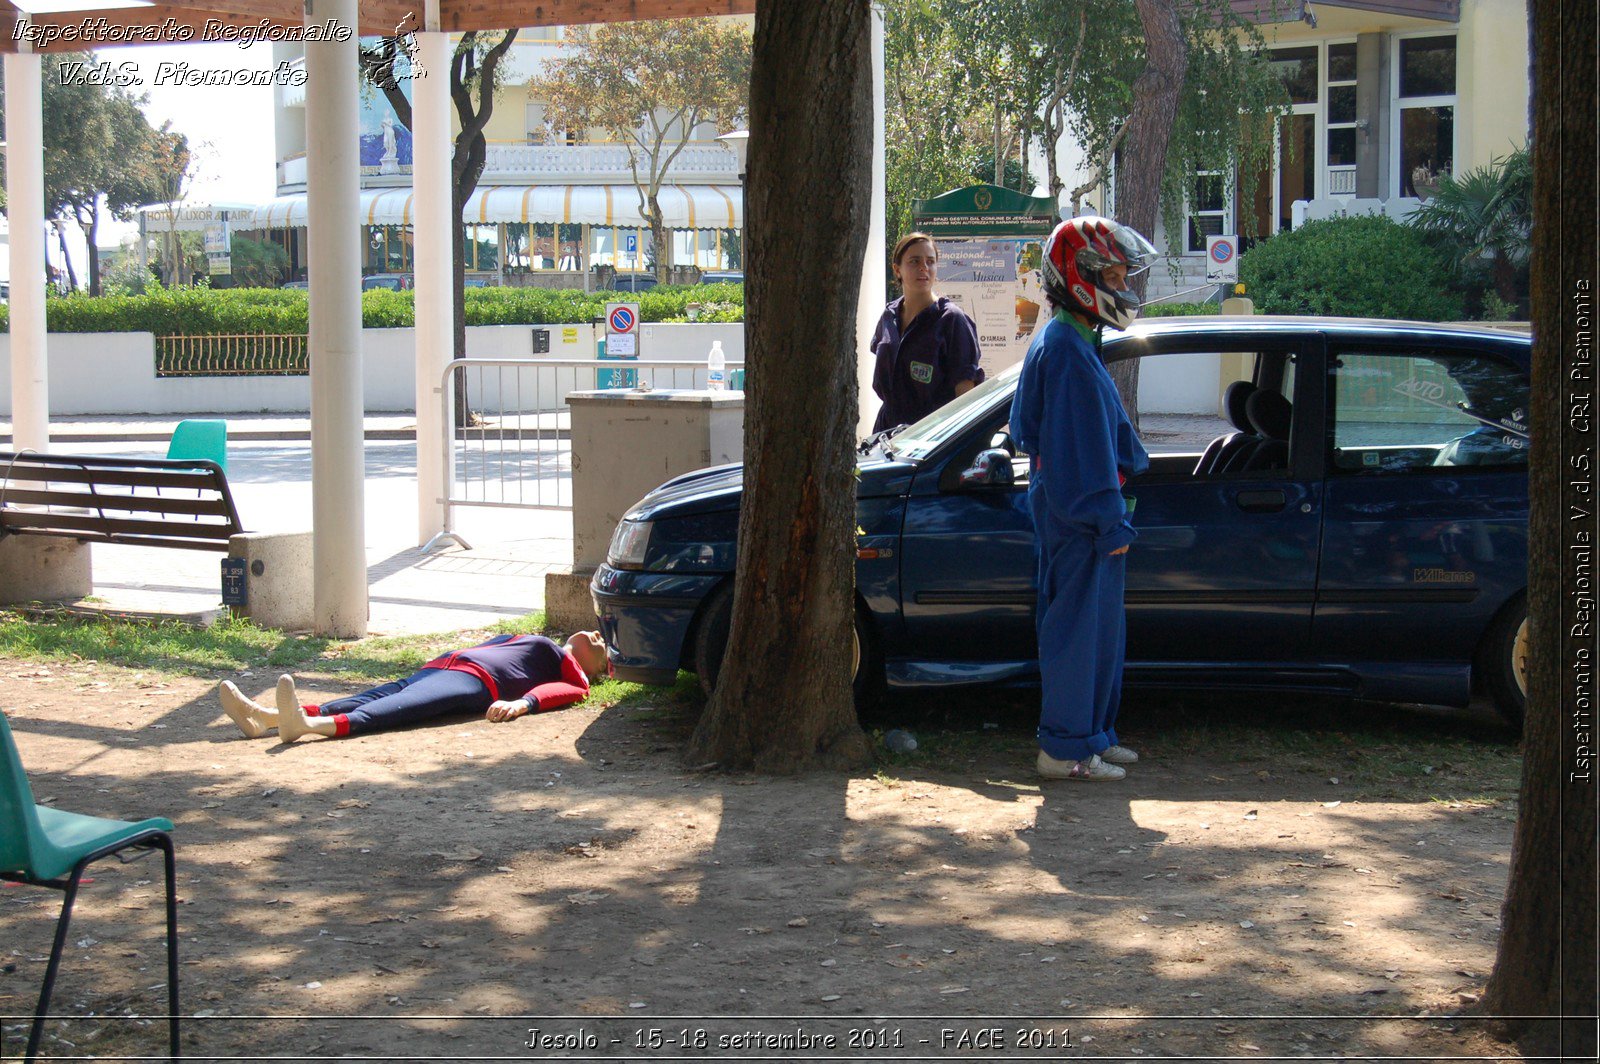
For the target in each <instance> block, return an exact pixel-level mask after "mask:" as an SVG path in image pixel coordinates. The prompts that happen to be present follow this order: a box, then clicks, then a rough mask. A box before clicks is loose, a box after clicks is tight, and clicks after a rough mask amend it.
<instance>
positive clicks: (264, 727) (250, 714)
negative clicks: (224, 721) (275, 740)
mask: <svg viewBox="0 0 1600 1064" xmlns="http://www.w3.org/2000/svg"><path fill="white" fill-rule="evenodd" d="M217 700H218V701H220V702H221V703H222V712H224V713H226V714H227V715H228V719H229V720H231V721H233V723H234V724H236V725H238V726H239V730H240V731H242V732H244V737H245V738H246V739H259V738H261V737H262V736H263V735H266V734H267V733H268V732H269V731H271V730H272V729H273V728H276V727H277V726H278V723H277V720H276V717H277V714H275V713H273V712H272V711H271V710H269V709H268V708H267V707H266V706H263V705H262V704H261V703H259V702H255V701H252V700H251V699H248V698H246V697H245V696H244V694H243V692H241V691H240V690H239V688H238V687H236V686H234V684H233V683H232V682H231V681H229V680H223V681H222V683H221V685H220V686H219V687H218V688H217Z"/></svg>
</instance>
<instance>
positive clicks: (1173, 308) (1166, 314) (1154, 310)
mask: <svg viewBox="0 0 1600 1064" xmlns="http://www.w3.org/2000/svg"><path fill="white" fill-rule="evenodd" d="M1221 313H1222V308H1221V307H1219V306H1217V304H1215V303H1152V304H1150V305H1149V306H1148V307H1141V308H1140V309H1139V317H1141V318H1188V317H1193V316H1194V315H1196V314H1221Z"/></svg>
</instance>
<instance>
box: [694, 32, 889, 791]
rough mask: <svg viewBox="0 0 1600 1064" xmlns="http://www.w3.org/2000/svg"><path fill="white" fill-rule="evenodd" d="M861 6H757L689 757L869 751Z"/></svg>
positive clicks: (865, 35)
mask: <svg viewBox="0 0 1600 1064" xmlns="http://www.w3.org/2000/svg"><path fill="white" fill-rule="evenodd" d="M870 5H871V0H762V3H760V4H759V5H757V7H756V30H755V42H754V64H753V68H752V73H751V82H750V168H749V183H748V186H747V188H746V203H747V204H748V222H747V233H748V237H747V239H748V242H749V248H748V252H749V255H748V260H749V261H748V266H747V272H746V281H745V284H746V303H745V305H746V307H747V315H748V316H747V319H746V326H745V329H746V336H747V343H748V351H749V354H748V358H749V362H750V377H749V387H748V388H747V389H746V393H745V394H746V407H745V430H744V431H745V438H744V453H745V456H746V462H745V470H744V501H743V508H742V510H741V512H740V514H739V541H738V556H739V561H738V571H737V573H736V574H735V582H734V602H733V616H732V631H731V634H730V636H729V640H728V650H727V656H726V657H725V658H724V659H723V664H722V669H721V671H720V673H719V674H718V677H717V687H716V690H715V692H714V693H713V694H712V696H711V701H710V702H709V704H708V705H707V706H706V709H705V712H704V713H703V714H702V715H701V718H700V722H699V724H698V725H697V726H696V728H695V731H694V735H693V737H692V738H691V739H690V742H689V746H688V749H687V752H686V759H687V760H688V762H689V763H691V764H704V763H707V762H715V763H718V764H720V765H723V766H726V767H733V768H742V767H754V768H756V769H759V770H762V771H769V772H794V771H799V770H801V769H805V768H809V767H814V766H852V765H859V764H862V763H864V762H865V760H866V758H867V755H868V752H869V750H868V746H867V742H866V736H865V735H864V734H863V733H862V731H861V727H860V725H859V724H858V723H857V722H856V716H855V707H854V705H853V702H852V698H851V692H850V670H851V650H850V648H851V626H852V624H853V622H854V603H855V589H854V556H855V555H854V534H855V491H854V487H855V485H854V480H853V474H852V468H853V465H854V454H853V452H854V444H855V425H856V364H855V315H856V300H857V296H858V293H859V286H860V280H861V268H862V256H863V255H864V254H865V252H866V240H867V228H868V226H867V217H868V212H869V211H870V210H871V203H872V190H871V187H870V178H871V160H872V91H871V78H872V60H871V47H870V41H869V29H870V19H871V10H870ZM776 130H782V132H783V135H782V136H781V137H780V136H776V135H774V131H776ZM797 277H802V278H806V279H807V280H806V283H805V284H804V285H800V284H796V283H795V281H794V279H795V278H797Z"/></svg>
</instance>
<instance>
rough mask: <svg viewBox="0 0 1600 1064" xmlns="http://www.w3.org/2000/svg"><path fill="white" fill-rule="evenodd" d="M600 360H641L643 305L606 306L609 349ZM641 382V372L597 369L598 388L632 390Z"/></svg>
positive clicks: (614, 304)
mask: <svg viewBox="0 0 1600 1064" xmlns="http://www.w3.org/2000/svg"><path fill="white" fill-rule="evenodd" d="M600 357H601V358H621V359H636V358H638V357H639V304H637V303H607V304H606V339H605V349H604V350H603V351H602V352H601V353H600ZM637 383H638V376H637V371H635V370H631V369H597V370H595V373H594V386H595V387H596V388H632V387H633V386H634V385H635V384H637Z"/></svg>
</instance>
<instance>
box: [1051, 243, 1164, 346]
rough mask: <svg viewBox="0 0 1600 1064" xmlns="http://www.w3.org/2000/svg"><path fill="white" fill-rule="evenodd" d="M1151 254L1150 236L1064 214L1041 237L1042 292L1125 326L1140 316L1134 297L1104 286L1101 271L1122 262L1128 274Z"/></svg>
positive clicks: (1059, 302)
mask: <svg viewBox="0 0 1600 1064" xmlns="http://www.w3.org/2000/svg"><path fill="white" fill-rule="evenodd" d="M1155 259H1156V249H1155V248H1153V247H1151V246H1150V241H1148V240H1146V239H1145V238H1144V237H1142V236H1140V235H1139V233H1138V232H1137V231H1136V230H1134V229H1132V228H1130V227H1129V226H1126V225H1121V224H1119V223H1117V222H1113V221H1111V220H1110V219H1108V218H1096V217H1094V216H1093V215H1085V216H1084V217H1082V218H1069V219H1067V220H1066V221H1064V222H1062V223H1061V224H1060V225H1058V226H1056V227H1055V231H1054V232H1052V233H1051V234H1050V236H1049V237H1048V238H1047V239H1046V240H1045V242H1044V294H1045V296H1046V297H1048V298H1049V300H1050V302H1052V303H1054V304H1055V305H1056V306H1058V307H1064V308H1066V309H1067V310H1070V311H1076V312H1078V313H1080V314H1083V315H1085V316H1087V317H1088V318H1089V319H1091V320H1092V321H1097V322H1100V323H1101V324H1104V325H1109V326H1111V327H1112V328H1113V329H1126V328H1127V327H1128V326H1129V325H1130V324H1131V323H1132V322H1133V319H1134V318H1136V317H1138V315H1139V297H1138V296H1136V295H1134V294H1133V293H1132V292H1131V291H1127V290H1119V289H1114V288H1111V287H1109V286H1108V285H1107V284H1106V283H1105V280H1104V277H1103V274H1104V271H1105V269H1106V267H1108V266H1126V267H1127V268H1128V276H1129V277H1132V276H1133V275H1134V274H1137V273H1139V272H1140V271H1142V270H1145V269H1148V268H1149V266H1150V264H1151V263H1152V262H1154V261H1155Z"/></svg>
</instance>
